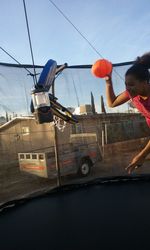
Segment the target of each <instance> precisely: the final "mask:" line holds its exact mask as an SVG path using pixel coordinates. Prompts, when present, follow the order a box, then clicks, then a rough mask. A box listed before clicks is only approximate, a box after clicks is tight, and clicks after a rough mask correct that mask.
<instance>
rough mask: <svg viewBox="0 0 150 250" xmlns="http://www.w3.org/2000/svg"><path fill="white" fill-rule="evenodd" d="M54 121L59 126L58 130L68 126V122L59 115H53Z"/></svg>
mask: <svg viewBox="0 0 150 250" xmlns="http://www.w3.org/2000/svg"><path fill="white" fill-rule="evenodd" d="M53 122H54V125H55V126H56V127H57V128H58V130H60V131H61V132H63V131H64V129H65V127H66V124H67V123H66V122H65V121H64V120H62V119H61V118H59V117H58V116H55V115H54V116H53Z"/></svg>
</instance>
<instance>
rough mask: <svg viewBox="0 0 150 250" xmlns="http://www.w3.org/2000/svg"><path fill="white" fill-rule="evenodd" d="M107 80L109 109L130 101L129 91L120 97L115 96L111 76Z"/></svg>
mask: <svg viewBox="0 0 150 250" xmlns="http://www.w3.org/2000/svg"><path fill="white" fill-rule="evenodd" d="M105 80H106V99H107V104H108V107H111V108H113V107H117V106H119V105H121V104H123V103H125V102H127V101H129V100H130V97H129V95H128V93H127V91H124V92H122V93H121V94H119V95H118V96H116V95H115V93H114V89H113V84H112V80H111V77H110V76H107V77H106V78H105Z"/></svg>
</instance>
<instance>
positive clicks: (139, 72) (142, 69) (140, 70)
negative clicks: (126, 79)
mask: <svg viewBox="0 0 150 250" xmlns="http://www.w3.org/2000/svg"><path fill="white" fill-rule="evenodd" d="M149 69H150V52H148V53H145V54H144V55H142V56H141V57H139V56H138V57H137V58H136V60H135V63H134V64H133V65H132V66H131V67H130V68H129V69H128V70H127V72H126V74H125V76H127V75H134V76H135V77H136V78H137V79H138V80H141V81H145V80H146V81H147V82H149V81H150V73H149Z"/></svg>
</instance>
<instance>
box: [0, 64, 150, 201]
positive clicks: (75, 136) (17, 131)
mask: <svg viewBox="0 0 150 250" xmlns="http://www.w3.org/2000/svg"><path fill="white" fill-rule="evenodd" d="M128 67H130V65H128V64H123V65H120V66H119V65H114V68H113V76H112V77H113V86H114V91H115V94H116V95H118V94H119V93H121V92H123V91H124V90H125V85H124V74H125V72H126V70H127V69H128ZM25 68H26V69H28V70H29V71H30V72H31V73H33V72H34V71H33V68H32V66H29V65H26V66H18V65H11V64H3V63H1V64H0V158H1V161H0V186H1V187H0V204H2V203H4V202H7V201H10V200H13V199H17V198H22V197H27V196H31V195H34V194H38V193H42V192H45V191H47V190H50V189H53V188H55V187H56V186H58V185H66V184H73V183H86V182H88V181H90V180H95V179H96V178H103V177H108V178H110V177H112V176H118V178H119V177H122V176H126V175H127V172H126V171H125V168H126V167H127V166H128V164H129V163H130V162H131V160H132V158H133V157H134V156H135V155H136V154H137V153H138V152H140V150H141V149H142V148H143V147H144V146H145V145H146V143H147V142H148V140H149V128H148V126H147V124H146V121H145V118H144V117H143V116H141V114H139V113H138V111H137V110H136V109H135V108H134V107H133V106H132V104H131V103H130V102H128V103H126V104H124V105H121V106H119V107H116V108H109V107H108V106H107V102H106V95H105V82H104V80H103V79H99V78H95V77H94V76H93V75H92V74H91V67H90V66H88V65H87V66H86V65H85V66H82V65H81V66H72V67H67V68H66V69H64V70H63V71H62V72H61V74H59V75H58V77H57V78H56V80H55V96H56V97H57V98H58V102H59V103H61V104H62V105H63V106H64V107H67V108H69V110H70V111H71V112H72V113H73V114H74V115H76V116H77V119H78V121H79V122H78V123H77V124H69V123H67V124H66V126H65V128H64V131H63V132H62V131H60V130H58V129H57V128H56V129H55V126H54V123H53V122H51V123H44V124H37V123H36V121H35V119H34V116H33V115H32V114H31V112H30V102H31V89H32V88H33V79H32V76H31V75H30V74H29V72H27V70H26V69H25ZM42 69H43V67H40V66H39V67H38V66H37V67H36V73H37V74H38V76H37V77H39V74H40V73H41V71H42ZM56 134H57V138H56ZM56 139H57V140H56ZM133 174H134V175H138V176H139V175H143V174H149V157H147V158H146V160H145V163H144V164H143V166H142V167H141V168H138V169H137V170H136V171H134V173H133Z"/></svg>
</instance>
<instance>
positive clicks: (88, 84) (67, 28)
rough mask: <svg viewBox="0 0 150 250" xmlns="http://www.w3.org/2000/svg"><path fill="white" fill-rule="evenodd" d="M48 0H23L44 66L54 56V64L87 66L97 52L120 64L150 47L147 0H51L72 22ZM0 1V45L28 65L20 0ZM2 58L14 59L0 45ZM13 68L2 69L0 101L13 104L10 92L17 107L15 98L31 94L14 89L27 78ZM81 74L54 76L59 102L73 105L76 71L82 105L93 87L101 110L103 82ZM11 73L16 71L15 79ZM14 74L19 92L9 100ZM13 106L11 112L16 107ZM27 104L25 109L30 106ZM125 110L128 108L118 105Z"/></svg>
mask: <svg viewBox="0 0 150 250" xmlns="http://www.w3.org/2000/svg"><path fill="white" fill-rule="evenodd" d="M51 1H52V0H38V1H37V0H25V3H26V9H27V16H28V22H29V28H30V36H31V41H32V49H33V56H34V63H35V64H37V65H45V63H46V62H47V61H48V60H49V59H53V60H55V61H56V62H57V64H58V65H60V64H63V63H67V64H68V65H69V66H71V65H82V64H84V65H85V64H93V63H94V62H95V61H96V60H98V59H100V58H101V56H102V57H103V58H106V59H108V60H109V61H111V62H112V63H120V62H126V61H133V60H134V59H136V57H137V56H140V55H142V54H143V53H145V52H148V51H150V28H149V26H150V11H149V10H150V1H149V0H132V1H131V0H107V1H106V0H86V1H85V0H76V1H74V0H53V3H54V4H55V5H56V6H57V8H59V10H60V11H61V13H63V15H65V16H66V17H67V18H68V19H69V20H70V22H71V23H72V25H71V24H70V23H69V22H68V21H67V20H66V18H64V16H63V15H62V14H61V13H60V11H58V9H57V8H56V7H55V6H54V4H52V2H51ZM0 3H1V8H0V24H1V25H0V31H1V36H0V47H2V48H3V49H5V50H6V51H7V52H8V53H9V54H11V55H12V56H13V57H14V58H15V59H16V60H17V61H19V63H21V64H32V59H31V52H30V46H29V39H28V33H27V26H26V20H25V13H24V6H23V0H0ZM73 26H74V27H75V28H74V27H73ZM77 30H78V31H79V32H77ZM83 37H84V38H83ZM87 41H88V42H87ZM89 43H90V44H91V45H92V46H93V47H94V49H93V48H92V47H91V46H90V45H89ZM0 62H5V63H15V62H14V61H13V60H12V59H11V58H10V57H9V56H8V55H6V54H5V53H4V52H3V51H2V50H1V49H0ZM117 71H118V72H119V73H120V72H121V71H122V72H123V73H121V75H124V72H125V71H124V70H122V69H117ZM6 72H7V70H6ZM15 72H16V73H15ZM17 72H18V71H14V72H13V71H11V72H9V73H8V72H7V75H5V76H3V73H4V72H3V71H2V72H0V73H1V74H2V77H0V79H1V83H2V84H3V86H2V84H1V85H0V87H1V90H3V91H1V92H0V94H1V102H3V103H2V104H3V105H5V106H7V107H8V106H9V107H10V108H12V107H11V106H10V105H11V104H10V102H9V100H10V96H11V95H12V100H14V102H15V103H16V104H15V105H16V106H18V101H17V100H20V101H21V100H22V97H21V96H22V95H23V96H24V97H25V96H28V99H29V98H30V97H29V95H30V91H29V85H28V86H27V92H26V90H25V91H24V93H23V94H22V92H21V91H22V90H21V89H22V88H20V90H19V89H18V88H19V86H21V85H20V82H21V81H23V84H24V85H22V86H26V82H25V78H27V82H29V76H27V75H23V78H22V80H21V76H20V73H19V72H18V73H17ZM85 72H86V71H85ZM85 72H79V71H78V73H76V74H74V72H71V73H67V74H68V76H65V75H64V76H63V79H62V78H61V82H59V79H58V81H57V82H58V86H57V90H58V91H57V94H58V96H59V98H60V99H61V101H62V103H63V100H65V101H66V102H67V106H71V105H74V106H77V100H75V93H74V91H73V89H74V86H73V82H71V81H72V80H71V79H72V75H74V79H75V84H76V88H77V93H78V95H79V99H80V104H82V105H83V104H87V103H90V93H91V91H92V92H93V94H94V97H95V105H96V107H98V108H97V110H99V108H100V107H99V104H100V95H103V96H104V95H105V93H104V92H105V88H104V83H103V82H102V81H100V80H99V79H95V78H94V77H92V76H91V73H90V72H87V74H86V73H85ZM15 74H19V78H18V77H17V75H15ZM8 75H9V76H8ZM12 75H13V77H14V78H13V79H15V80H14V84H17V85H16V86H17V87H16V90H17V89H18V95H17V96H16V94H15V93H12V92H9V98H7V96H8V90H9V86H10V85H9V84H10V82H11V79H12ZM66 77H67V78H66ZM114 77H116V80H115V84H116V85H115V90H116V91H117V93H119V92H121V91H123V90H124V84H122V83H123V81H122V80H121V84H120V81H119V79H117V76H115V75H114ZM66 79H67V80H66ZM27 84H28V83H27ZM69 84H70V85H69ZM59 86H60V87H59ZM19 91H20V95H19ZM4 97H5V98H4ZM2 98H3V99H2ZM15 98H16V99H15ZM18 98H19V99H18ZM104 98H105V96H104ZM24 99H25V98H24ZM2 100H3V101H2ZM15 100H16V101H15ZM70 100H72V102H70ZM73 100H74V101H73ZM5 101H6V102H5ZM104 101H105V100H104ZM105 102H106V101H105ZM28 103H29V100H28ZM63 104H64V105H65V103H63ZM15 105H14V108H13V111H14V110H15V111H16V106H15ZM27 108H28V109H29V105H28V107H27ZM126 109H127V107H125V108H122V110H126ZM117 110H118V108H116V111H117ZM113 111H114V109H113ZM110 112H112V111H110ZM0 113H1V112H0Z"/></svg>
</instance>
